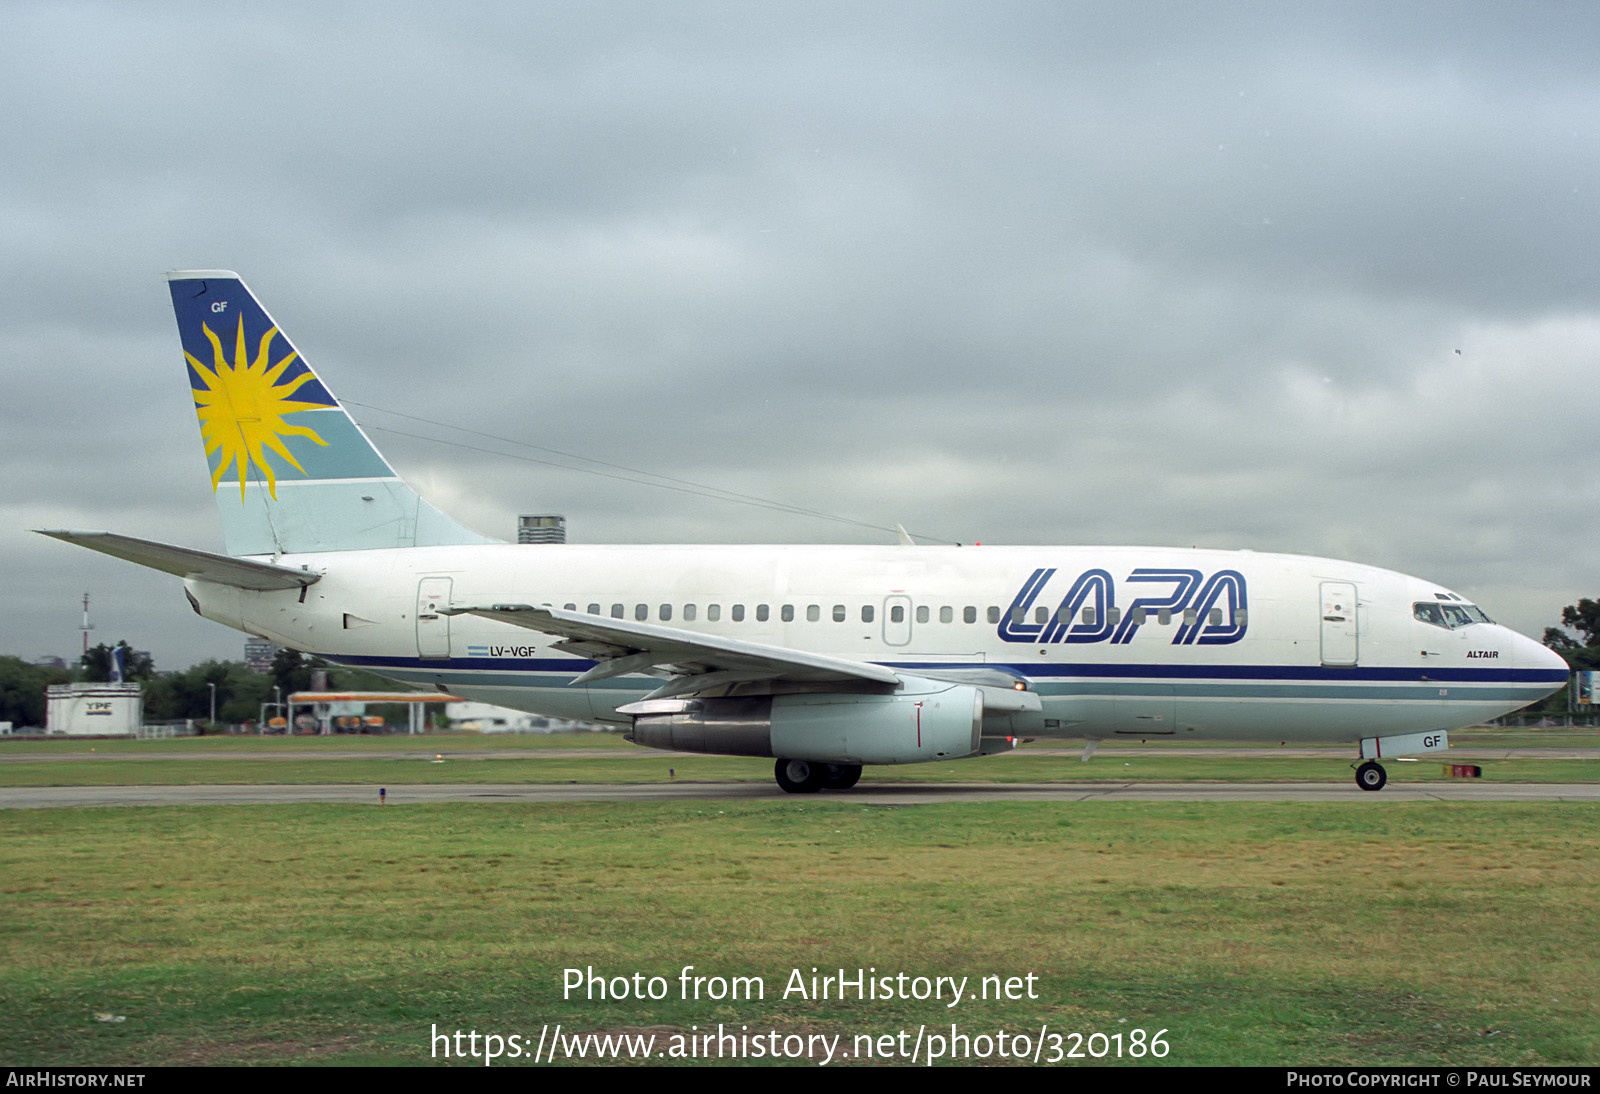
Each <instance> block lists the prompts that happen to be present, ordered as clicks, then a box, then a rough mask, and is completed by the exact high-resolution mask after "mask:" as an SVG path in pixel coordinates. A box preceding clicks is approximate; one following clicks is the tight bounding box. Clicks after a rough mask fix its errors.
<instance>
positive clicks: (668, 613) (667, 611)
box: [661, 604, 672, 623]
mask: <svg viewBox="0 0 1600 1094" xmlns="http://www.w3.org/2000/svg"><path fill="white" fill-rule="evenodd" d="M671 619H672V605H671V604H663V605H661V622H663V623H666V622H668V621H669V620H671Z"/></svg>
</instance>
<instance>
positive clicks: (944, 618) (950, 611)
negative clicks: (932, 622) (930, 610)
mask: <svg viewBox="0 0 1600 1094" xmlns="http://www.w3.org/2000/svg"><path fill="white" fill-rule="evenodd" d="M955 618H956V610H955V609H954V608H952V607H951V606H950V605H948V604H946V605H945V606H944V607H942V608H940V609H939V622H941V623H953V622H955Z"/></svg>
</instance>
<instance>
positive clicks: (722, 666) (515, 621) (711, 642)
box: [444, 604, 900, 699]
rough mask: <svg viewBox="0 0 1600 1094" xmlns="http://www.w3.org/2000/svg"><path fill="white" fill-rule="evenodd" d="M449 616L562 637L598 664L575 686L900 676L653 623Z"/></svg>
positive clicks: (532, 612)
mask: <svg viewBox="0 0 1600 1094" xmlns="http://www.w3.org/2000/svg"><path fill="white" fill-rule="evenodd" d="M444 611H445V614H447V615H477V616H482V617H483V618H485V619H494V620H498V621H499V622H501V623H510V624H511V625H512V626H515V627H524V628H526V629H528V630H531V631H538V632H540V633H541V634H554V635H559V636H561V639H562V640H561V641H560V642H557V643H555V647H556V648H557V649H559V650H564V651H566V652H567V653H572V654H577V655H578V656H580V657H587V658H590V659H592V660H594V661H597V662H599V663H598V664H596V665H595V666H594V667H593V668H592V669H590V670H589V671H588V672H585V673H583V674H582V675H580V676H579V677H578V678H577V679H575V680H573V681H572V682H573V683H574V684H583V683H588V682H589V681H590V680H604V679H606V678H607V677H611V676H621V675H623V674H625V673H630V672H643V673H650V674H652V675H656V676H663V675H664V676H667V677H669V679H668V680H667V682H666V683H665V684H663V685H662V686H661V687H660V688H657V689H656V690H655V691H654V692H652V693H651V694H650V695H649V696H648V698H651V699H662V698H667V697H669V696H676V695H691V694H694V693H695V692H698V691H704V690H706V689H709V688H713V687H720V686H722V685H724V684H731V683H738V682H743V681H751V680H804V681H839V682H854V683H856V684H858V685H860V684H876V685H878V686H880V687H883V686H889V687H892V686H895V685H897V684H899V683H900V677H899V676H898V675H897V674H895V673H894V672H893V671H891V670H889V669H886V668H884V667H883V666H882V665H873V664H869V663H867V662H865V661H851V660H848V659H846V658H843V657H828V656H826V655H824V654H818V653H805V652H802V651H800V650H790V649H784V648H783V647H781V646H769V645H766V644H764V643H761V642H743V641H740V640H739V639H737V638H724V637H722V636H720V635H710V634H700V633H697V632H695V631H686V630H680V629H678V628H677V627H662V626H658V625H655V624H650V623H633V622H629V621H627V620H622V619H609V618H603V617H601V616H597V615H589V614H587V613H585V612H573V611H567V610H565V609H563V608H536V607H534V606H532V605H530V604H494V605H489V606H483V607H452V608H447V609H444Z"/></svg>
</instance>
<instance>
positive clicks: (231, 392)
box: [167, 270, 495, 555]
mask: <svg viewBox="0 0 1600 1094" xmlns="http://www.w3.org/2000/svg"><path fill="white" fill-rule="evenodd" d="M167 282H168V287H169V288H170V289H171V291H172V308H173V311H174V313H175V314H176V317H177V320H178V336H179V338H180V340H181V341H182V343H183V355H184V358H185V360H186V361H187V363H188V371H189V387H190V388H191V390H192V391H193V392H194V403H195V413H196V415H197V416H198V417H199V419H200V436H201V439H202V440H203V441H204V443H205V451H206V460H207V462H208V463H209V464H210V467H211V488H212V491H213V492H214V493H215V494H216V498H217V511H218V513H219V514H220V516H221V517H222V532H223V540H224V542H225V544H226V546H227V550H228V553H229V554H230V555H269V554H270V555H277V554H297V553H302V552H308V551H357V550H366V549H370V548H377V547H434V546H447V545H453V544H463V543H493V542H495V541H494V540H492V539H489V538H488V537H486V536H481V535H479V534H478V533H476V532H473V531H470V530H469V529H466V528H463V527H462V526H461V525H459V524H457V523H456V522H455V521H453V520H451V519H450V518H449V517H447V516H445V515H444V514H443V513H441V512H439V510H437V509H435V508H434V507H433V506H431V505H429V504H428V503H427V502H426V501H424V500H423V499H422V498H421V497H420V496H419V495H418V494H417V493H416V492H415V491H414V490H412V489H411V488H410V487H409V486H407V485H406V484H405V483H404V482H403V481H402V480H401V479H400V476H398V475H397V474H395V472H394V469H393V468H392V467H390V466H389V463H388V461H387V460H385V459H384V458H383V456H382V454H380V453H379V452H378V450H377V448H376V447H375V446H374V445H373V443H372V441H371V440H369V439H368V437H367V435H366V434H365V433H364V432H362V430H361V427H360V426H359V425H357V424H356V422H355V419H353V418H351V417H350V415H349V414H348V413H347V412H346V411H345V409H344V407H343V406H341V405H340V404H339V401H338V400H337V399H335V398H334V397H333V393H332V392H331V391H329V390H328V388H327V386H326V385H325V384H324V383H323V382H322V380H321V379H320V378H318V376H317V374H316V373H315V372H313V371H312V369H311V366H310V365H309V364H308V363H307V362H306V360H305V359H304V358H303V357H301V356H300V353H299V351H298V350H296V349H295V347H294V346H293V344H291V343H290V341H289V339H288V337H287V336H286V335H285V334H284V333H283V332H282V331H281V330H279V328H278V325H277V324H276V323H275V322H273V320H272V317H271V316H269V315H268V314H267V312H266V309H264V308H263V307H262V306H261V305H260V303H258V302H257V300H256V298H255V297H254V295H252V294H251V292H250V290H249V289H248V288H246V287H245V284H244V282H243V281H241V280H240V279H239V275H238V274H236V273H233V272H231V271H228V270H179V271H174V272H172V273H169V274H168V275H167Z"/></svg>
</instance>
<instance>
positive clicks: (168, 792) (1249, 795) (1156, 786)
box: [0, 782, 1600, 809]
mask: <svg viewBox="0 0 1600 1094" xmlns="http://www.w3.org/2000/svg"><path fill="white" fill-rule="evenodd" d="M756 798H766V799H771V800H786V801H793V802H796V803H802V802H807V801H812V802H838V803H850V804H857V805H932V804H935V803H943V802H1027V801H1143V802H1161V801H1168V802H1207V801H1213V802H1240V801H1245V802H1331V801H1347V802H1352V803H1355V802H1359V803H1361V804H1362V805H1363V806H1364V807H1371V808H1382V807H1383V804H1384V803H1385V802H1414V801H1439V802H1451V801H1458V802H1484V801H1572V802H1579V801H1583V802H1593V801H1600V783H1473V782H1459V783H1415V784H1411V785H1406V784H1405V783H1395V782H1390V783H1389V785H1388V786H1387V787H1385V788H1384V789H1383V790H1381V791H1378V792H1377V793H1368V792H1366V791H1363V790H1361V789H1359V788H1358V787H1356V785H1355V783H1354V782H1351V783H1348V784H1339V783H1006V784H1000V783H954V784H953V783H885V784H881V785H878V786H873V785H871V784H868V783H863V784H861V785H858V786H857V787H855V788H854V789H853V790H846V791H839V792H834V793H824V794H817V795H814V796H800V795H790V794H785V793H784V792H783V791H781V790H779V789H778V788H777V786H775V785H773V784H770V783H753V782H752V783H688V782H684V783H645V784H638V785H619V784H606V783H589V784H583V785H570V784H567V785H549V786H541V785H537V784H524V783H504V784H489V783H486V784H477V785H462V784H455V785H443V784H413V785H401V786H391V787H389V788H388V805H389V806H405V805H422V804H427V803H430V802H482V803H485V804H492V803H496V802H658V801H742V800H749V799H756ZM308 802H341V803H346V804H356V805H360V804H368V805H377V804H378V787H376V786H373V785H315V786H17V787H3V788H0V809H49V808H69V807H79V806H129V805H264V804H296V803H308Z"/></svg>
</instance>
